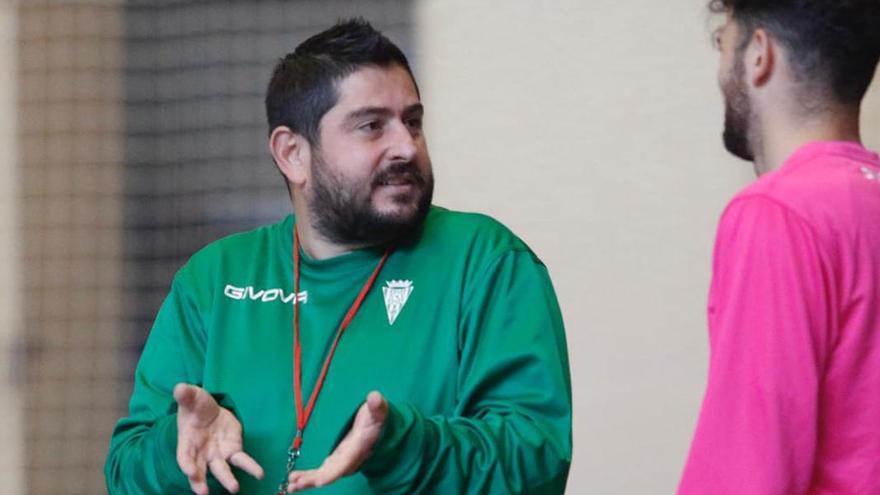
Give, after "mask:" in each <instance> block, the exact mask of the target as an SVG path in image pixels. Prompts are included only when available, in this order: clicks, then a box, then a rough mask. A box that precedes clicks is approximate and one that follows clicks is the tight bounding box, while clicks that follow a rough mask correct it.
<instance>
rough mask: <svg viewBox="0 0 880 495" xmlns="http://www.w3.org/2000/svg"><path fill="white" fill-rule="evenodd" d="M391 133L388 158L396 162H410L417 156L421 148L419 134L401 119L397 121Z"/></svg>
mask: <svg viewBox="0 0 880 495" xmlns="http://www.w3.org/2000/svg"><path fill="white" fill-rule="evenodd" d="M392 128H393V129H392V132H391V133H390V136H389V139H390V143H389V149H388V158H389V160H390V161H394V162H398V161H400V162H409V161H412V159H413V158H415V156H416V153H417V152H418V149H419V144H418V135H414V134H413V131H412V130H411V129H410V128H409V127H407V126H406V124H404V123H403V122H401V121H396V122H395V123H394V125H393V126H392Z"/></svg>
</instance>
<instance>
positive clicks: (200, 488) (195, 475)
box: [187, 460, 208, 495]
mask: <svg viewBox="0 0 880 495" xmlns="http://www.w3.org/2000/svg"><path fill="white" fill-rule="evenodd" d="M205 470H206V466H205V461H204V460H201V461H200V462H196V463H195V469H194V470H193V471H192V473H191V474H187V480H188V481H189V487H190V489H191V490H192V491H193V493H195V494H196V495H208V482H207V480H206V479H205Z"/></svg>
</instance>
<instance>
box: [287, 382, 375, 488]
mask: <svg viewBox="0 0 880 495" xmlns="http://www.w3.org/2000/svg"><path fill="white" fill-rule="evenodd" d="M387 416H388V403H387V402H385V398H383V397H382V394H380V393H379V392H370V395H368V396H367V400H366V401H365V402H364V403H363V405H361V407H360V408H359V409H358V412H357V415H356V416H355V417H354V423H353V424H352V426H351V430H349V431H348V433H347V434H346V435H345V438H343V439H342V441H341V442H339V445H337V446H336V449H335V450H334V451H333V452H332V453H331V454H330V455H329V456H327V458H326V459H324V462H323V463H322V464H321V467H319V468H318V469H312V470H309V471H294V472H293V473H291V474H290V478H289V479H288V485H287V491H288V492H294V491H297V490H304V489H306V488H314V487H318V486H324V485H329V484H330V483H333V482H334V481H336V480H338V479H339V478H342V477H343V476H348V475H350V474H352V473H354V472H355V471H357V470H358V468H359V467H361V464H363V463H364V461H365V460H366V459H367V458H368V457H369V456H370V453H371V452H372V451H373V445H375V444H376V440H378V439H379V434H380V433H382V425H384V424H385V418H386V417H387Z"/></svg>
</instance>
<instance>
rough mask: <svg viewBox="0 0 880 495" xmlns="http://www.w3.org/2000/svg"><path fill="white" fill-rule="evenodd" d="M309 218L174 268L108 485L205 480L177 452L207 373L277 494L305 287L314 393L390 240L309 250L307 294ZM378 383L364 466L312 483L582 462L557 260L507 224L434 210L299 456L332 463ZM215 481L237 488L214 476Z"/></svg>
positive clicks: (482, 480)
mask: <svg viewBox="0 0 880 495" xmlns="http://www.w3.org/2000/svg"><path fill="white" fill-rule="evenodd" d="M294 222H295V219H294V217H293V216H288V217H287V218H286V219H285V220H283V221H282V222H281V223H278V224H275V225H270V226H265V227H262V228H259V229H256V230H254V231H251V232H246V233H243V234H237V235H233V236H230V237H227V238H225V239H222V240H220V241H217V242H214V243H212V244H210V245H208V246H207V247H205V248H204V249H202V250H201V251H199V252H198V253H196V254H195V255H194V256H193V257H192V258H191V259H190V261H189V262H188V263H187V264H186V265H185V266H184V267H183V268H182V269H181V270H180V271H179V272H178V273H177V275H176V276H175V278H174V281H173V282H172V286H171V292H170V294H169V295H168V297H167V299H166V300H165V302H164V304H163V305H162V307H161V309H160V310H159V314H158V316H157V317H156V321H155V323H154V326H153V329H152V331H151V333H150V336H149V339H148V341H147V344H146V347H145V348H144V352H143V355H142V356H141V359H140V362H139V363H138V367H137V371H136V373H135V383H134V393H133V394H132V397H131V402H130V405H129V407H130V409H129V414H128V416H127V417H125V418H123V419H122V420H120V421H119V423H118V424H117V425H116V428H115V430H114V432H113V437H112V440H111V443H110V450H109V453H108V457H107V463H106V468H105V474H106V478H107V485H108V490H109V492H110V494H111V495H141V494H157V495H158V494H163V495H169V494H178V493H181V494H183V493H191V492H190V491H189V489H188V484H187V480H186V477H185V476H184V475H183V473H181V471H180V469H179V467H178V466H177V462H176V458H175V448H176V443H177V427H176V415H175V410H176V405H175V402H174V399H173V398H172V389H173V388H174V385H175V384H177V383H179V382H186V383H191V384H196V385H199V386H202V387H204V388H205V389H206V390H207V391H208V392H210V393H212V394H214V395H215V397H217V398H218V400H219V401H220V403H221V405H223V406H225V407H226V408H228V409H230V410H231V411H232V412H233V413H234V414H235V415H236V416H237V417H238V418H239V420H240V421H241V423H242V426H243V429H244V449H245V451H246V452H248V453H249V454H250V455H251V456H253V457H254V458H255V459H256V460H257V462H259V463H260V464H261V465H262V466H263V467H264V468H265V471H266V476H265V478H264V479H263V480H262V481H257V480H255V479H253V478H252V477H250V476H249V475H247V474H245V473H243V472H241V471H235V473H236V477H237V478H238V479H239V481H240V483H241V493H244V494H258V495H270V494H274V493H275V490H276V488H277V485H278V483H279V482H280V481H281V479H283V478H284V473H285V462H286V451H287V448H288V446H289V445H290V442H291V439H292V438H293V435H294V432H295V430H296V425H295V423H296V419H295V418H296V414H295V409H294V398H293V385H292V376H293V372H292V369H293V365H292V361H293V352H292V346H293V331H292V328H293V326H292V314H293V304H294V301H295V300H298V301H299V304H300V305H301V306H300V310H301V313H300V332H301V335H302V344H303V354H302V360H303V368H302V369H303V389H304V390H303V392H304V395H305V397H306V398H307V397H308V395H309V394H310V393H311V389H312V387H313V384H314V383H315V379H316V376H317V374H318V372H319V368H320V366H321V364H322V362H323V359H324V357H325V355H326V351H327V349H328V347H329V345H330V342H331V340H332V338H333V335H334V333H335V332H336V329H337V327H338V325H339V323H340V321H341V320H342V318H343V315H344V313H345V311H346V310H347V309H348V307H349V306H350V305H351V303H352V302H353V301H354V299H355V297H356V295H357V293H358V291H359V290H360V289H361V287H362V286H363V284H364V282H365V281H366V279H367V278H368V277H369V275H370V273H371V272H372V270H373V268H374V267H375V266H376V263H377V262H378V260H379V258H380V257H381V254H382V251H381V250H376V249H365V250H360V251H355V252H352V253H348V254H345V255H342V256H339V257H336V258H331V259H326V260H314V259H310V258H308V257H307V256H305V255H303V256H302V260H301V281H300V293H299V294H298V295H297V296H295V295H294V294H293V288H292V287H293V282H292V279H293V275H292V273H293V260H292V252H291V250H292V231H293V225H294ZM371 390H378V391H380V392H381V393H382V394H383V395H384V396H385V397H386V399H388V401H389V405H390V414H389V417H388V419H387V422H386V425H385V427H384V429H383V432H382V435H381V437H380V439H379V441H378V442H377V444H376V447H375V450H374V452H373V454H372V456H371V457H370V458H369V459H368V460H367V462H366V463H365V464H364V465H363V466H362V468H361V469H360V471H359V472H358V473H356V474H354V475H353V476H349V477H347V478H344V479H342V480H340V481H338V482H337V483H335V484H333V485H331V486H328V487H324V488H322V489H318V490H314V492H310V493H316V494H318V493H321V494H367V493H401V494H402V493H440V494H459V493H498V494H502V493H503V494H508V493H562V492H563V491H564V488H565V482H566V478H567V475H568V469H569V464H570V461H571V452H572V440H571V384H570V377H569V367H568V356H567V353H566V345H565V334H564V330H563V324H562V317H561V315H560V312H559V307H558V304H557V301H556V296H555V294H554V292H553V288H552V286H551V283H550V279H549V277H548V275H547V269H546V268H545V267H544V265H543V264H542V263H541V261H540V260H538V258H537V257H536V256H535V255H534V254H533V253H532V252H531V251H530V250H529V248H528V247H526V245H525V244H524V243H523V242H522V241H521V240H519V239H518V238H517V237H516V236H514V235H513V234H512V233H511V232H510V231H509V230H507V229H506V228H505V227H504V226H502V225H501V224H499V223H498V222H496V221H494V220H492V219H490V218H488V217H485V216H482V215H475V214H466V213H458V212H452V211H449V210H445V209H443V208H439V207H432V209H431V211H430V213H429V214H428V217H427V219H426V221H425V224H424V228H423V229H422V232H421V234H420V235H419V237H418V239H417V240H416V241H412V242H408V243H404V244H402V245H400V246H397V249H396V250H395V251H394V253H393V254H392V255H391V257H390V258H389V259H388V262H387V264H386V265H385V267H384V268H383V269H382V271H381V273H380V274H379V278H378V279H377V280H376V284H375V285H374V286H373V288H372V290H371V291H370V293H369V295H368V296H367V298H366V300H365V301H364V304H363V306H362V307H361V309H360V311H359V312H358V314H357V316H356V317H355V319H354V321H353V322H352V323H351V326H349V328H348V330H347V331H346V333H345V334H344V335H343V337H342V340H341V343H340V344H339V347H338V349H337V351H336V355H335V357H334V359H333V362H332V365H331V367H330V371H329V373H328V376H327V379H326V382H325V385H324V388H323V390H322V392H321V394H320V396H319V399H318V401H317V403H316V406H315V410H314V413H313V415H312V418H311V421H310V422H309V424H308V427H307V429H306V431H305V434H304V443H303V448H302V457H300V459H299V461H298V463H297V467H298V468H299V469H309V468H314V467H317V466H319V465H320V464H321V462H322V461H323V459H324V458H325V457H326V456H327V455H328V454H329V453H330V452H331V451H332V450H333V448H334V445H335V444H336V443H337V442H338V441H339V440H340V439H341V437H342V436H343V435H344V434H345V432H346V431H347V430H348V427H349V424H350V422H351V420H352V419H353V415H354V412H355V411H356V410H357V408H358V407H359V406H360V404H361V403H362V402H363V400H364V398H365V397H366V395H367V393H368V392H369V391H371ZM211 487H212V488H211V493H224V491H223V489H222V487H221V486H220V485H219V483H217V482H216V480H213V479H211Z"/></svg>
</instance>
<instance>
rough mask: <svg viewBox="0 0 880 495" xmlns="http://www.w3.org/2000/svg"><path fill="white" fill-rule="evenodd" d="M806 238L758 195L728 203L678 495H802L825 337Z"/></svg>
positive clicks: (827, 324)
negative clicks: (698, 405)
mask: <svg viewBox="0 0 880 495" xmlns="http://www.w3.org/2000/svg"><path fill="white" fill-rule="evenodd" d="M829 266H830V264H829V261H828V258H827V257H826V256H825V251H823V249H822V246H821V245H820V244H819V242H818V241H817V238H816V234H815V231H814V230H813V229H812V228H811V227H810V225H808V224H807V223H806V222H805V221H803V219H801V218H800V217H799V216H797V215H796V214H795V213H794V212H792V211H791V210H789V209H788V208H787V207H785V206H783V205H781V204H779V203H776V202H775V201H774V200H772V199H769V198H765V197H762V196H751V197H746V198H742V199H740V200H736V201H735V202H734V203H732V204H731V206H730V207H729V208H728V209H727V211H726V212H725V214H724V216H723V218H722V221H721V224H720V226H719V230H718V237H717V241H716V250H715V262H714V267H713V272H714V273H713V280H712V287H711V290H710V299H709V332H710V333H709V342H710V362H709V378H708V384H707V388H706V393H705V397H704V400H703V406H702V410H701V412H700V418H699V421H698V424H697V428H696V433H695V435H694V439H693V443H692V445H691V450H690V454H689V457H688V460H687V464H686V466H685V470H684V475H683V477H682V480H681V483H680V486H679V490H678V493H679V494H680V495H700V494H713V495H723V494H736V495H739V494H749V495H783V494H792V493H806V492H807V490H808V489H809V484H810V480H811V476H812V473H813V463H814V456H815V451H816V437H817V422H818V406H819V404H818V397H819V387H820V383H821V380H822V376H823V373H824V368H825V364H826V356H827V355H828V352H829V348H830V347H831V342H832V341H833V337H832V336H831V335H830V334H831V332H832V331H833V324H832V323H831V318H830V316H829V315H830V314H831V313H830V311H829V304H831V301H832V299H833V292H834V289H833V285H832V284H831V283H830V282H829V280H830V279H831V278H830V276H829V273H830V271H829V269H828V267H829Z"/></svg>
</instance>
